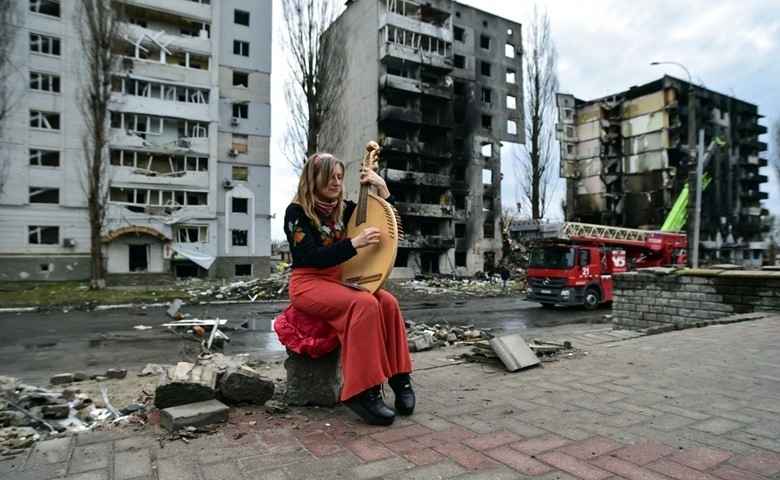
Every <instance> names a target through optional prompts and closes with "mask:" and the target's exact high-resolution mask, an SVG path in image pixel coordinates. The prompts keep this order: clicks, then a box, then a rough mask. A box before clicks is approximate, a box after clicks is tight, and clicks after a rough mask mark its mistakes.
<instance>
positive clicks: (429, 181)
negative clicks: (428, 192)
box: [386, 169, 452, 188]
mask: <svg viewBox="0 0 780 480" xmlns="http://www.w3.org/2000/svg"><path fill="white" fill-rule="evenodd" d="M386 175H387V176H386V179H387V181H388V182H395V183H400V184H404V185H426V186H432V187H443V188H449V186H450V184H451V183H452V179H451V178H450V177H448V176H447V175H436V174H433V173H419V172H412V171H403V170H393V169H387V173H386Z"/></svg>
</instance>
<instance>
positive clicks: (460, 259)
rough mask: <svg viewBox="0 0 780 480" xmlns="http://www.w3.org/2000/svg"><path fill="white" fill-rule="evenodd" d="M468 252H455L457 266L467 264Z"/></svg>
mask: <svg viewBox="0 0 780 480" xmlns="http://www.w3.org/2000/svg"><path fill="white" fill-rule="evenodd" d="M466 258H467V257H466V252H455V266H456V267H465V266H466Z"/></svg>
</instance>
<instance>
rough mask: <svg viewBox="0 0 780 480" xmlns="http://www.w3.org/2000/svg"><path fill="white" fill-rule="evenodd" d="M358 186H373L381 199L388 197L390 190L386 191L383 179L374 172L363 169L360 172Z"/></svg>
mask: <svg viewBox="0 0 780 480" xmlns="http://www.w3.org/2000/svg"><path fill="white" fill-rule="evenodd" d="M360 184H361V185H373V186H375V187H376V189H377V193H379V196H380V197H382V198H387V197H389V196H390V190H388V189H387V183H385V179H384V178H382V177H380V176H379V174H377V173H376V172H375V171H373V170H371V169H370V168H364V169H363V170H361V171H360Z"/></svg>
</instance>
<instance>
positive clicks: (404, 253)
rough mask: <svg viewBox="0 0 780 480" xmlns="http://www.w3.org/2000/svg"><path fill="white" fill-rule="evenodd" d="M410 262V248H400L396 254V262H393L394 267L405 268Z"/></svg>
mask: <svg viewBox="0 0 780 480" xmlns="http://www.w3.org/2000/svg"><path fill="white" fill-rule="evenodd" d="M408 264H409V251H408V250H398V252H396V254H395V263H394V264H393V266H394V267H399V268H404V267H406V266H407V265H408Z"/></svg>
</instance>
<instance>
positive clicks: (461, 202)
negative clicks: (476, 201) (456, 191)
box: [454, 195, 466, 210]
mask: <svg viewBox="0 0 780 480" xmlns="http://www.w3.org/2000/svg"><path fill="white" fill-rule="evenodd" d="M454 200H455V208H456V209H458V210H465V208H466V196H465V195H455V196H454Z"/></svg>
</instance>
